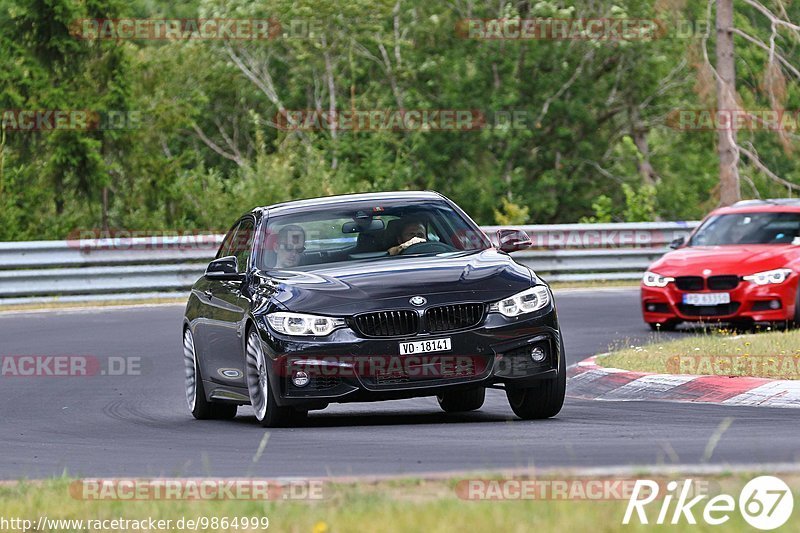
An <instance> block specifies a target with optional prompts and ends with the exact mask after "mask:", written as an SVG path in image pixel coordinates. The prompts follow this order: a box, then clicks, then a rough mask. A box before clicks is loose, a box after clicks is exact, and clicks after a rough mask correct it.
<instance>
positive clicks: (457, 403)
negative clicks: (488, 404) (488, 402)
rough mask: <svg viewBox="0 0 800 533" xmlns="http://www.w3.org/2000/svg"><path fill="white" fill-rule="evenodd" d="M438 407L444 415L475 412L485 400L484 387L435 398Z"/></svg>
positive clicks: (446, 393) (447, 393)
mask: <svg viewBox="0 0 800 533" xmlns="http://www.w3.org/2000/svg"><path fill="white" fill-rule="evenodd" d="M436 399H437V400H438V401H439V407H441V408H442V410H443V411H444V412H446V413H463V412H465V411H475V410H476V409H480V408H481V407H482V406H483V402H484V400H485V399H486V387H476V388H474V389H468V390H461V391H451V392H445V393H443V394H439V395H437V396H436Z"/></svg>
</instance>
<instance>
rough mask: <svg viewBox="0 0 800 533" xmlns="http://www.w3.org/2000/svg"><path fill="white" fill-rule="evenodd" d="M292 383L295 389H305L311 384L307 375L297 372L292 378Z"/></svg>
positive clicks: (300, 371)
mask: <svg viewBox="0 0 800 533" xmlns="http://www.w3.org/2000/svg"><path fill="white" fill-rule="evenodd" d="M292 383H294V386H295V387H305V386H306V385H308V384H309V383H311V378H310V377H308V373H306V372H303V371H302V370H298V371H297V372H295V373H294V375H293V376H292Z"/></svg>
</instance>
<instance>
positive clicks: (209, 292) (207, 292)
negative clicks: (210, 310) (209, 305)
mask: <svg viewBox="0 0 800 533" xmlns="http://www.w3.org/2000/svg"><path fill="white" fill-rule="evenodd" d="M203 294H205V295H206V298H208V299H209V300H210V299H211V298H213V297H214V293H212V292H211V291H203Z"/></svg>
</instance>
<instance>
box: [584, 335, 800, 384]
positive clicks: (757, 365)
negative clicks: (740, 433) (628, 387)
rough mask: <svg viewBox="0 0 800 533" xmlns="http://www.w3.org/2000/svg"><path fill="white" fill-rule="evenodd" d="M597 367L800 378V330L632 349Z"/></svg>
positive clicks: (693, 338) (601, 361) (613, 354)
mask: <svg viewBox="0 0 800 533" xmlns="http://www.w3.org/2000/svg"><path fill="white" fill-rule="evenodd" d="M597 364H599V365H601V366H606V367H613V368H622V369H625V370H633V371H639V372H654V373H657V374H700V375H717V376H753V377H763V378H770V379H800V330H789V331H767V332H764V333H756V334H751V335H736V334H733V333H732V332H729V331H726V330H711V331H707V332H705V333H704V334H702V335H698V336H687V337H686V338H683V339H678V340H671V341H664V342H654V343H652V344H646V345H643V346H626V347H623V348H620V349H617V350H614V351H612V352H611V353H610V354H609V355H603V356H600V357H598V358H597Z"/></svg>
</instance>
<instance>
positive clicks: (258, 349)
mask: <svg viewBox="0 0 800 533" xmlns="http://www.w3.org/2000/svg"><path fill="white" fill-rule="evenodd" d="M246 370H247V392H248V394H249V395H250V404H251V405H252V406H253V411H255V413H256V420H258V423H259V424H261V426H262V427H265V428H267V427H281V426H286V425H289V424H291V423H292V422H297V421H299V420H300V419H302V418H304V415H305V414H306V413H307V411H297V410H295V409H293V408H291V407H281V406H279V405H278V403H277V402H276V401H275V396H274V395H273V394H272V390H271V387H270V384H269V379H270V378H269V371H268V369H267V356H266V354H265V353H264V349H263V347H262V345H261V338H260V337H259V336H258V332H257V331H256V329H255V328H251V329H250V330H249V331H248V333H247V346H246Z"/></svg>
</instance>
